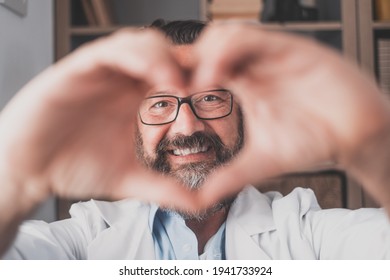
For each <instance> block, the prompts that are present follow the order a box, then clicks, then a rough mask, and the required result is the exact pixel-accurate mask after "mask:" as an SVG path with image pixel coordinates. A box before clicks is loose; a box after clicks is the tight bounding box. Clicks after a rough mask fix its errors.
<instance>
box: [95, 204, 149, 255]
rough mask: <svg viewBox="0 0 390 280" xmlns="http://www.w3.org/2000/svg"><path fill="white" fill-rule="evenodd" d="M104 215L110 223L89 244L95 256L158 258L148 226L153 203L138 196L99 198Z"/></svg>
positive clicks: (101, 214) (100, 209)
mask: <svg viewBox="0 0 390 280" xmlns="http://www.w3.org/2000/svg"><path fill="white" fill-rule="evenodd" d="M95 205H96V207H97V209H98V211H99V212H100V217H101V218H102V219H103V220H104V222H105V223H106V224H107V225H108V226H109V227H108V228H107V229H106V230H104V231H103V232H101V233H100V234H99V235H98V236H97V237H96V239H95V240H93V242H92V243H91V244H90V246H89V248H88V255H89V257H90V258H92V259H117V260H119V259H144V260H145V259H146V260H151V259H155V253H154V244H153V237H152V233H151V231H150V229H149V226H148V222H149V220H148V218H149V211H150V206H149V205H148V204H144V203H142V202H138V201H134V200H122V201H118V202H114V203H113V202H102V201H95Z"/></svg>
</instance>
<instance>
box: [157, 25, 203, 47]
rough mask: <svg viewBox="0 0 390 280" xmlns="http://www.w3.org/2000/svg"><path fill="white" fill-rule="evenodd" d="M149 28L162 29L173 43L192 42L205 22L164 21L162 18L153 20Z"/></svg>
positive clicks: (200, 31) (185, 43) (184, 43)
mask: <svg viewBox="0 0 390 280" xmlns="http://www.w3.org/2000/svg"><path fill="white" fill-rule="evenodd" d="M150 27H151V28H156V29H157V30H160V31H162V32H163V33H164V34H165V35H166V36H167V38H168V39H170V40H171V41H172V43H173V44H174V45H188V44H193V43H194V42H195V41H196V39H198V37H199V35H200V33H202V30H203V29H204V28H205V27H206V23H204V22H202V21H198V20H175V21H170V22H166V21H165V20H163V19H157V20H155V21H154V22H153V23H152V24H151V25H150Z"/></svg>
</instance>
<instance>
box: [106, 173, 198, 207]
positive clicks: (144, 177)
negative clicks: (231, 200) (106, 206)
mask: <svg viewBox="0 0 390 280" xmlns="http://www.w3.org/2000/svg"><path fill="white" fill-rule="evenodd" d="M111 197H112V198H114V199H123V198H128V197H132V198H136V199H137V200H141V201H144V202H152V203H156V204H158V205H159V206H161V207H166V208H168V209H173V210H181V211H185V212H194V211H196V210H197V206H196V204H195V198H194V195H193V193H192V192H191V191H190V190H189V189H188V188H186V187H185V186H183V185H181V184H179V183H178V182H177V181H175V180H173V179H171V178H168V177H166V176H163V175H160V174H156V173H154V172H151V171H147V170H138V171H137V172H136V174H134V173H133V172H131V173H129V174H128V175H127V176H125V178H124V180H123V181H122V183H121V184H120V187H119V188H118V189H117V190H116V192H115V193H112V194H111Z"/></svg>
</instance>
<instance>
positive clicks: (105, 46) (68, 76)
mask: <svg viewBox="0 0 390 280" xmlns="http://www.w3.org/2000/svg"><path fill="white" fill-rule="evenodd" d="M156 84H158V85H163V86H167V87H169V88H180V87H183V86H184V78H183V75H182V70H181V69H180V67H179V65H178V64H177V62H176V60H175V58H174V57H173V56H172V54H171V51H170V49H169V47H168V43H167V42H166V41H165V38H164V37H163V36H162V35H161V34H158V33H157V32H155V31H150V30H149V31H142V32H139V31H135V30H126V31H121V32H118V33H116V34H114V35H112V36H110V37H109V38H104V39H100V40H98V41H96V42H93V43H92V44H90V45H89V46H87V47H81V48H80V49H79V50H77V51H75V52H74V53H73V54H72V55H70V56H69V57H67V58H65V59H64V60H63V61H61V62H59V63H58V64H56V65H54V66H52V67H51V68H49V69H48V70H46V71H45V72H44V73H42V74H41V75H40V76H39V77H38V78H36V79H34V80H33V81H32V82H31V83H30V84H28V85H27V86H26V87H25V88H24V89H22V90H21V92H19V93H18V94H17V96H16V97H15V98H14V99H13V100H12V102H11V103H10V104H9V105H8V106H7V107H6V108H5V109H4V111H3V112H2V114H1V118H0V154H1V162H0V167H1V168H0V173H1V174H4V176H6V177H2V178H3V182H4V178H7V181H8V182H9V183H7V184H6V185H3V186H2V189H3V191H6V192H7V191H9V192H10V193H11V192H13V194H14V195H13V196H14V198H15V200H13V201H12V202H11V203H9V201H10V197H9V196H8V197H7V196H6V197H7V199H6V200H7V201H8V202H7V201H0V202H1V203H2V205H3V206H4V205H8V206H9V208H8V209H7V210H10V211H11V212H12V210H11V209H12V208H16V206H17V207H18V208H23V207H24V212H28V211H31V208H33V207H34V206H35V205H36V204H38V203H39V202H41V201H42V200H43V199H45V198H46V197H47V196H48V195H49V194H55V195H58V196H61V197H65V198H78V199H82V198H90V197H94V198H96V197H97V198H105V199H119V198H125V197H137V198H138V199H141V200H148V201H155V202H159V203H160V204H162V205H170V204H173V203H175V205H176V206H177V207H178V208H180V205H182V206H183V207H184V206H186V207H188V205H190V201H188V200H186V197H187V196H186V195H188V194H187V193H186V191H185V189H184V188H182V187H181V186H178V185H176V184H175V183H174V182H172V181H168V180H167V179H165V178H162V177H161V176H157V175H156V174H152V173H151V172H150V171H146V170H144V169H143V168H142V167H141V166H140V165H139V164H138V163H137V160H136V156H135V148H134V145H133V142H132V140H133V137H134V129H135V121H134V120H135V118H136V117H137V111H138V104H139V103H140V101H141V100H142V99H143V98H144V94H145V93H146V91H147V90H148V89H149V88H150V87H151V86H153V85H156ZM156 182H158V183H156ZM6 187H9V190H4V189H5V188H6ZM11 190H12V191H11Z"/></svg>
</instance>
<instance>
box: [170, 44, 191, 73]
mask: <svg viewBox="0 0 390 280" xmlns="http://www.w3.org/2000/svg"><path fill="white" fill-rule="evenodd" d="M193 51H194V46H193V45H176V46H173V53H174V55H175V57H176V59H177V61H178V62H179V64H180V65H181V66H182V67H183V68H187V69H190V68H191V67H192V66H193V65H194V63H193Z"/></svg>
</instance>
